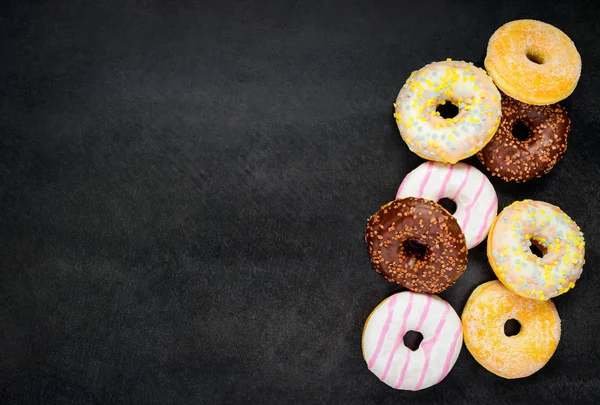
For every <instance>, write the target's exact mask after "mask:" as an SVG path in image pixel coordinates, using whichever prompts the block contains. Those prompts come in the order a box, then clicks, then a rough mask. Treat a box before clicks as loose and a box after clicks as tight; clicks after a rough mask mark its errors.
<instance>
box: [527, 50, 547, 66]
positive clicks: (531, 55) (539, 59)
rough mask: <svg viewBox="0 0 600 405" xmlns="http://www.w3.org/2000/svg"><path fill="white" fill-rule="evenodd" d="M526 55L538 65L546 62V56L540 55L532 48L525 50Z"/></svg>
mask: <svg viewBox="0 0 600 405" xmlns="http://www.w3.org/2000/svg"><path fill="white" fill-rule="evenodd" d="M525 56H526V57H527V59H529V60H530V61H531V62H533V63H535V64H536V65H543V64H544V62H545V60H544V57H543V56H542V55H540V54H539V53H537V52H534V51H531V50H529V51H527V52H525Z"/></svg>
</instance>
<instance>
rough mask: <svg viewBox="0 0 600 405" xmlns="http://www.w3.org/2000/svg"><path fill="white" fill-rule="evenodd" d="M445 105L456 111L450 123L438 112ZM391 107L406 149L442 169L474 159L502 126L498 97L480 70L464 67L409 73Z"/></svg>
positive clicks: (441, 65)
mask: <svg viewBox="0 0 600 405" xmlns="http://www.w3.org/2000/svg"><path fill="white" fill-rule="evenodd" d="M447 102H449V103H452V104H454V105H455V106H456V107H458V114H457V115H456V116H455V117H453V118H447V119H446V118H444V117H442V116H441V115H440V113H439V112H438V111H436V109H437V107H438V106H439V105H443V104H445V103H447ZM394 106H395V110H396V111H395V113H394V117H395V118H396V123H397V125H398V129H399V130H400V135H401V136H402V138H403V139H404V141H405V142H406V144H407V145H408V147H409V149H410V150H411V151H413V152H414V153H416V154H417V155H419V156H421V157H422V158H424V159H427V160H435V161H438V162H444V163H456V162H458V161H459V160H462V159H465V158H467V157H469V156H472V155H474V154H475V153H476V152H478V151H479V150H480V149H481V148H483V147H484V146H485V144H486V143H487V142H488V141H489V140H490V139H491V138H492V136H493V135H494V133H495V132H496V129H497V128H498V125H499V123H500V92H499V91H498V89H497V88H496V86H494V83H493V81H492V79H491V78H490V77H489V76H488V75H487V74H486V73H485V71H484V70H482V69H480V68H478V67H475V66H473V64H471V63H466V62H457V61H452V60H446V61H444V62H435V63H430V64H428V65H426V66H425V67H423V68H422V69H420V70H418V71H415V72H412V73H411V75H410V77H409V78H408V80H407V81H406V84H404V86H403V87H402V89H401V90H400V93H399V94H398V98H397V99H396V103H394Z"/></svg>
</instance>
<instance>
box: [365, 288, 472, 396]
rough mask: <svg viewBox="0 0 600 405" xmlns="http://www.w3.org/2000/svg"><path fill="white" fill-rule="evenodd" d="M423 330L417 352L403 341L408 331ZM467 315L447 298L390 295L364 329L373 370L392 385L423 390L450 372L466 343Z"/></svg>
mask: <svg viewBox="0 0 600 405" xmlns="http://www.w3.org/2000/svg"><path fill="white" fill-rule="evenodd" d="M410 330H414V331H417V332H420V333H421V334H422V335H423V341H422V342H421V344H420V346H419V348H418V349H417V350H416V351H414V352H413V351H411V350H410V349H409V348H408V347H406V346H405V345H404V343H403V338H404V335H405V334H406V332H407V331H410ZM462 342H463V334H462V324H461V320H460V318H459V317H458V315H457V314H456V312H455V311H454V309H453V308H452V307H451V306H450V305H449V304H448V303H447V302H446V301H444V300H442V299H441V298H439V297H437V296H435V295H428V294H418V293H413V292H410V291H405V292H401V293H398V294H394V295H392V296H391V297H389V298H387V299H385V300H384V301H383V302H382V303H381V304H380V305H379V306H378V307H377V308H376V309H375V310H374V311H373V313H372V314H371V316H370V317H369V319H368V320H367V323H366V324H365V329H364V333H363V341H362V347H363V356H364V358H365V361H366V362H367V365H368V366H369V369H370V370H371V372H372V373H374V374H375V375H376V376H377V377H378V378H379V379H380V380H381V381H383V382H384V383H386V384H387V385H389V386H391V387H393V388H396V389H402V390H410V391H417V390H421V389H424V388H428V387H431V386H432V385H435V384H437V383H439V382H440V381H441V380H443V379H444V378H445V377H446V375H447V374H448V373H449V372H450V370H451V369H452V367H453V366H454V363H455V362H456V359H457V358H458V355H459V353H460V350H461V348H462Z"/></svg>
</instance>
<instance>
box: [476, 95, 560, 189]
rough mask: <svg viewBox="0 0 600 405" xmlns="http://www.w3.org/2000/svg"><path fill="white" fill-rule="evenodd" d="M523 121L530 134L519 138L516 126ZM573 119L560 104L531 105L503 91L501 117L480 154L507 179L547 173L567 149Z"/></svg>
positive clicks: (485, 164) (521, 179) (496, 172)
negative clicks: (515, 133)
mask: <svg viewBox="0 0 600 405" xmlns="http://www.w3.org/2000/svg"><path fill="white" fill-rule="evenodd" d="M519 121H520V122H521V123H522V124H524V125H525V126H526V127H527V128H528V129H529V137H528V138H527V139H525V140H519V139H517V138H515V137H514V136H513V127H514V125H515V124H516V123H517V122H519ZM570 126H571V120H570V119H569V115H568V114H567V111H566V110H565V109H564V108H563V107H562V106H561V105H559V104H551V105H530V104H525V103H522V102H520V101H517V100H515V99H513V98H510V97H508V96H506V95H504V94H502V119H501V121H500V126H499V127H498V131H497V132H496V134H495V135H494V137H493V138H492V139H491V141H490V142H489V143H488V144H487V145H486V146H485V147H484V148H483V149H482V150H481V151H480V152H479V153H478V154H477V157H478V158H479V160H480V161H481V162H482V163H483V165H484V166H485V167H486V168H487V169H488V170H489V171H490V172H491V173H492V176H498V177H500V178H501V179H503V180H505V181H514V182H524V181H527V180H530V179H532V178H534V177H541V176H542V175H543V174H546V173H548V172H549V171H550V170H551V169H552V168H553V167H554V165H555V164H556V163H557V162H558V161H559V160H560V159H561V158H562V157H563V155H564V154H565V152H566V150H567V136H568V134H569V130H570Z"/></svg>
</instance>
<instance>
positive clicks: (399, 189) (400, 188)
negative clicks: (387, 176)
mask: <svg viewBox="0 0 600 405" xmlns="http://www.w3.org/2000/svg"><path fill="white" fill-rule="evenodd" d="M409 177H410V173H408V174H407V175H406V177H404V180H402V183H401V184H400V187H399V188H398V192H397V193H396V198H400V193H401V192H402V188H404V185H405V184H406V183H408V178H409Z"/></svg>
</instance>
